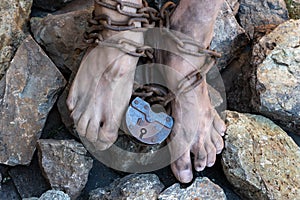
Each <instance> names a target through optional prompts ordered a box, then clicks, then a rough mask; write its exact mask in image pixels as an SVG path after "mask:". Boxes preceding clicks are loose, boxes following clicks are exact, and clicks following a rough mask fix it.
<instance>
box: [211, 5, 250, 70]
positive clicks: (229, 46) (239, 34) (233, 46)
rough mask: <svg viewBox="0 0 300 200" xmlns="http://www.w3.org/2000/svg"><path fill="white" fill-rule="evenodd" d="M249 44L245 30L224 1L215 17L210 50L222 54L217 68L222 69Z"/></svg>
mask: <svg viewBox="0 0 300 200" xmlns="http://www.w3.org/2000/svg"><path fill="white" fill-rule="evenodd" d="M248 42H249V40H248V37H247V35H246V34H245V30H244V29H243V28H242V27H241V26H240V25H239V24H238V22H237V21H236V19H235V17H234V13H233V11H232V10H231V8H230V6H229V4H228V3H227V2H226V1H225V2H224V4H223V6H222V9H221V11H220V13H219V15H218V17H217V21H216V24H215V28H214V37H213V40H212V42H211V45H210V48H211V49H212V50H215V51H217V52H219V53H221V54H222V57H221V58H219V59H218V60H217V67H218V68H219V69H224V68H225V67H226V66H227V65H228V64H229V63H230V62H231V61H232V59H233V58H235V57H238V56H239V54H240V52H241V49H242V48H243V47H245V45H246V44H247V43H248Z"/></svg>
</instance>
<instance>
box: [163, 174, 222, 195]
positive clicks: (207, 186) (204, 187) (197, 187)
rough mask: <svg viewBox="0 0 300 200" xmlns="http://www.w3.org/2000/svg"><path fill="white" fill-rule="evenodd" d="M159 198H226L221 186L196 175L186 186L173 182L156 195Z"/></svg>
mask: <svg viewBox="0 0 300 200" xmlns="http://www.w3.org/2000/svg"><path fill="white" fill-rule="evenodd" d="M158 199H159V200H173V199H184V200H194V199H205V200H226V195H225V193H224V191H223V190H222V188H221V187H220V186H218V185H217V184H215V183H213V182H212V181H211V180H209V179H208V178H206V177H203V178H201V177H198V178H196V180H195V181H194V182H193V184H192V185H190V186H189V187H187V188H181V187H180V184H179V183H175V184H174V185H172V186H170V187H169V188H167V189H165V190H164V191H163V192H162V193H161V194H160V195H159V197H158Z"/></svg>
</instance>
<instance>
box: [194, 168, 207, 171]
mask: <svg viewBox="0 0 300 200" xmlns="http://www.w3.org/2000/svg"><path fill="white" fill-rule="evenodd" d="M204 169H205V167H196V168H195V170H196V171H197V172H201V171H203V170H204Z"/></svg>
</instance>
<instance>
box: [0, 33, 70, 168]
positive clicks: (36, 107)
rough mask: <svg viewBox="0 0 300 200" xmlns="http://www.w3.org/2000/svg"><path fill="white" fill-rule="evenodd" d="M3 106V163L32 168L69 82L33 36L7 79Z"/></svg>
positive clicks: (0, 147)
mask: <svg viewBox="0 0 300 200" xmlns="http://www.w3.org/2000/svg"><path fill="white" fill-rule="evenodd" d="M5 82H6V83H5V85H6V87H5V93H4V97H3V100H2V103H1V105H0V119H1V125H0V163H2V164H7V165H12V166H14V165H18V164H22V165H28V164H29V163H30V161H31V158H32V155H33V153H34V151H35V148H36V141H37V140H38V138H39V137H40V134H41V131H42V128H43V126H44V124H45V121H46V117H47V115H48V113H49V111H50V109H51V108H52V106H53V104H54V103H55V101H56V99H57V94H58V93H59V91H60V90H61V89H62V87H64V85H65V83H66V82H65V80H64V78H63V76H62V75H61V73H60V72H59V71H58V70H57V68H56V66H55V65H54V64H53V63H52V61H51V60H50V59H49V58H48V57H47V55H46V54H45V52H44V51H43V50H42V49H41V48H40V47H39V46H38V44H37V43H36V42H35V41H34V40H33V39H32V38H31V37H30V36H29V37H28V38H27V39H25V40H24V42H23V43H22V45H21V46H20V47H19V49H18V51H17V52H16V55H15V57H14V59H13V61H12V62H11V67H10V68H9V70H8V71H7V73H6V76H5Z"/></svg>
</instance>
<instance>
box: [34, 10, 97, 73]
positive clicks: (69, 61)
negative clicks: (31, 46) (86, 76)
mask: <svg viewBox="0 0 300 200" xmlns="http://www.w3.org/2000/svg"><path fill="white" fill-rule="evenodd" d="M91 13H92V8H89V9H85V10H79V11H74V12H69V13H65V14H60V15H48V16H47V17H45V18H31V20H30V24H31V30H32V32H33V35H34V38H35V40H36V41H37V42H38V43H39V44H40V45H41V46H43V48H44V49H45V51H46V52H47V54H48V55H49V57H50V58H51V59H52V60H53V62H54V63H55V64H56V66H57V67H58V68H59V69H60V70H61V71H62V72H65V73H70V72H74V73H76V72H77V69H78V67H79V64H80V61H81V58H82V56H83V54H84V50H85V49H86V47H87V45H86V44H85V43H84V42H83V34H84V32H85V31H86V29H87V26H88V22H87V20H88V19H89V18H90V17H91Z"/></svg>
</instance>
